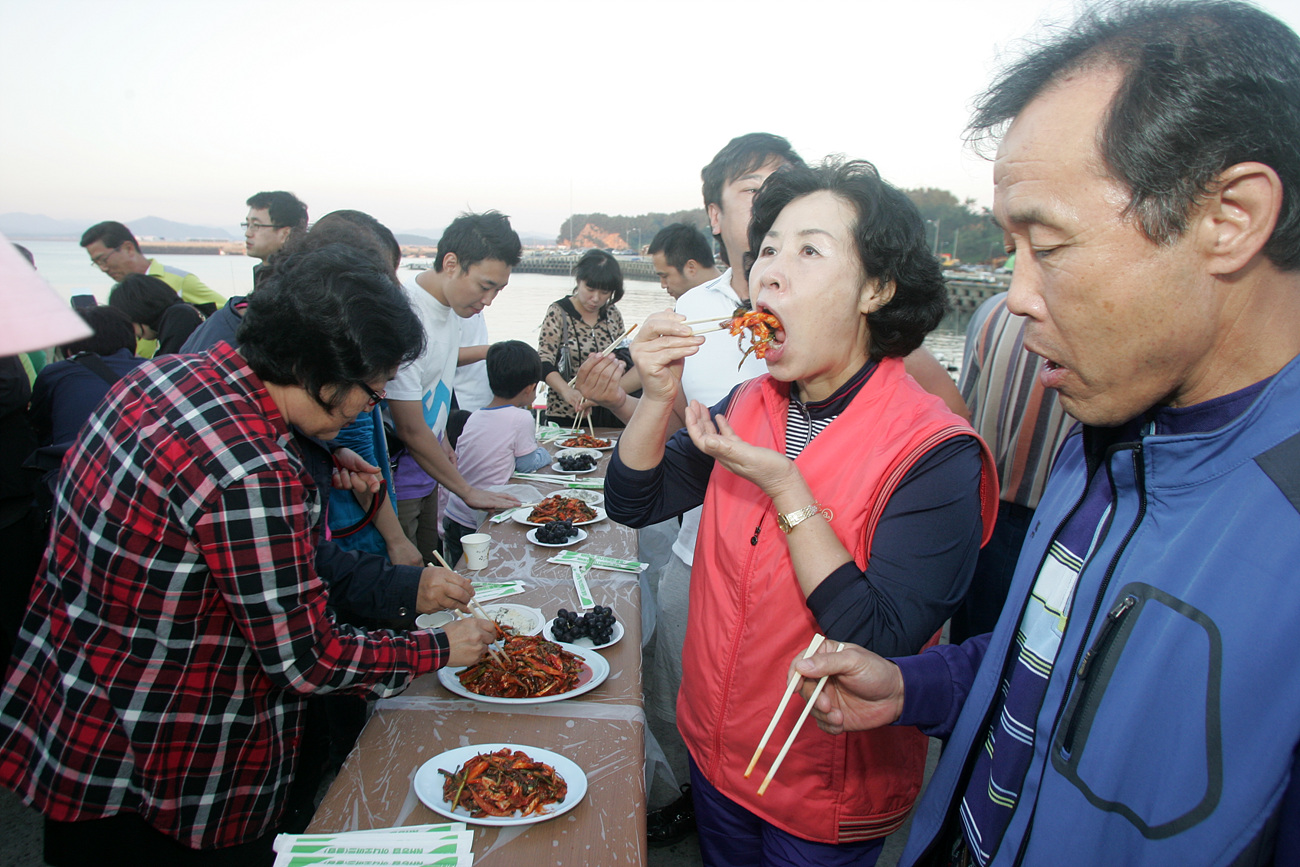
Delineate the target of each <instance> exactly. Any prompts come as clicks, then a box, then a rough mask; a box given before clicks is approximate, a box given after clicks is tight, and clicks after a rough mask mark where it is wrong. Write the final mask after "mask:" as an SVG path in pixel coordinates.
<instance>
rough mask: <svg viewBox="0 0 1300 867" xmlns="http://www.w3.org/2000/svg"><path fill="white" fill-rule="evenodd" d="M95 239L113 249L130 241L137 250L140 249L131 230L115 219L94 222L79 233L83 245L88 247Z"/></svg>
mask: <svg viewBox="0 0 1300 867" xmlns="http://www.w3.org/2000/svg"><path fill="white" fill-rule="evenodd" d="M96 241H98V242H99V243H101V244H103V245H104V246H105V247H108V248H109V249H113V250H116V249H117V248H118V247H120V246H122V245H123V244H125V243H126V242H127V241H130V242H131V243H132V244H134V245H135V248H136V249H137V250H139V249H140V242H139V241H137V240H136V239H135V235H132V234H131V230H130V229H128V228H127V227H126V226H123V225H122V224H121V223H119V222H117V221H116V220H105V221H104V222H102V223H96V224H95V225H93V226H91V227H90V228H89V229H87V230H86V231H85V232H83V233H82V234H81V246H83V247H89V246H90V245H91V244H93V243H95V242H96Z"/></svg>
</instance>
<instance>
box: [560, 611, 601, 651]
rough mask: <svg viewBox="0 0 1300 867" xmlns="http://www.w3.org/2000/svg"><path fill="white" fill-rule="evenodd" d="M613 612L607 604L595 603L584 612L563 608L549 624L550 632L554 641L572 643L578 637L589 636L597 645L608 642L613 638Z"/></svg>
mask: <svg viewBox="0 0 1300 867" xmlns="http://www.w3.org/2000/svg"><path fill="white" fill-rule="evenodd" d="M615 622H616V621H615V620H614V612H613V610H612V609H610V607H609V606H608V605H597V606H596V607H595V608H593V609H592V610H590V611H588V612H587V613H586V614H583V615H581V616H580V615H579V614H578V613H577V612H576V611H567V610H565V609H563V608H561V609H560V610H559V613H557V614H556V615H555V622H554V623H552V624H551V634H552V635H554V636H555V640H556V641H563V642H565V643H566V644H572V643H573V642H574V641H576V640H577V639H579V638H590V639H591V642H592V644H595V645H597V646H599V645H602V644H609V642H610V641H611V640H612V639H613V638H614V623H615Z"/></svg>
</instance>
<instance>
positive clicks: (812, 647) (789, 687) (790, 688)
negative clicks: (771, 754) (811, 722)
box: [745, 634, 844, 795]
mask: <svg viewBox="0 0 1300 867" xmlns="http://www.w3.org/2000/svg"><path fill="white" fill-rule="evenodd" d="M825 640H826V636H824V635H821V634H818V635H814V636H813V640H812V643H811V644H809V645H808V649H807V650H805V651H804V654H803V658H804V659H807V658H808V657H810V656H812V655H813V654H814V653H816V652H817V648H819V647H821V645H822V642H823V641H825ZM835 649H836V650H843V649H844V645H843V644H840V643H838V642H837V643H836V647H835ZM800 680H802V678H801V677H800V676H799V674H798V673H792V674H791V677H790V682H789V683H787V684H786V687H785V695H783V696H782V697H781V703H780V704H779V705H778V706H777V708H776V713H775V714H773V715H772V721H771V722H770V723H768V725H767V731H765V732H763V739H762V740H761V741H759V742H758V749H756V750H754V757H753V758H752V759H750V760H749V767H747V768H745V779H749V775H750V774H751V773H753V772H754V766H755V765H756V764H758V757H759V756H760V755H762V753H763V749H764V748H765V747H766V746H767V741H768V739H769V738H771V737H772V732H773V731H775V730H776V724H777V722H778V721H779V720H780V719H781V714H782V713H784V712H785V708H786V705H787V704H789V703H790V696H792V695H794V688H795V686H796V685H797V684H798V683H799V681H800ZM824 686H826V678H825V677H823V678H821V679H820V680H818V681H817V686H816V687H815V688H814V689H813V693H812V695H811V696H810V697H809V699H808V703H807V704H805V705H804V707H803V712H802V713H800V714H799V719H798V721H797V722H796V723H795V724H794V728H793V729H792V730H791V731H790V736H789V737H787V738H786V739H785V745H784V746H782V747H781V752H779V753H777V756H776V761H774V762H773V763H772V767H770V768H768V771H767V776H766V777H764V778H763V783H762V785H760V786H759V787H758V794H759V795H762V794H763V793H764V792H766V791H767V787H768V784H769V783H771V782H772V778H773V777H774V776H776V771H777V768H779V767H781V762H783V761H785V755H786V753H788V752H790V746H791V744H793V743H794V739H795V737H796V736H797V735H798V734H799V729H801V728H803V721H804V720H806V719H807V718H808V714H809V713H810V712H811V711H812V708H813V704H814V703H815V702H816V701H817V697H818V696H819V695H821V694H822V687H824Z"/></svg>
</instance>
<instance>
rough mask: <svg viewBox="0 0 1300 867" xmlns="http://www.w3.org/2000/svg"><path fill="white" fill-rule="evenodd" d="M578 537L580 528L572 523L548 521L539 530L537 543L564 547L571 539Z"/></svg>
mask: <svg viewBox="0 0 1300 867" xmlns="http://www.w3.org/2000/svg"><path fill="white" fill-rule="evenodd" d="M576 535H578V528H577V527H575V526H573V522H572V521H547V522H546V523H545V524H543V525H542V526H540V527H538V528H537V534H536V536H537V541H539V542H541V543H543V544H546V545H562V544H564V543H565V542H567V541H569V539H570V537H572V536H576Z"/></svg>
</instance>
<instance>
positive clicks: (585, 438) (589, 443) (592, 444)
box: [560, 434, 609, 449]
mask: <svg viewBox="0 0 1300 867" xmlns="http://www.w3.org/2000/svg"><path fill="white" fill-rule="evenodd" d="M560 445H562V446H564V447H565V448H569V449H603V448H608V447H609V440H603V439H601V438H600V437H594V436H591V435H590V434H582V435H580V436H576V437H569V438H568V439H567V440H561V441H560Z"/></svg>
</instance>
